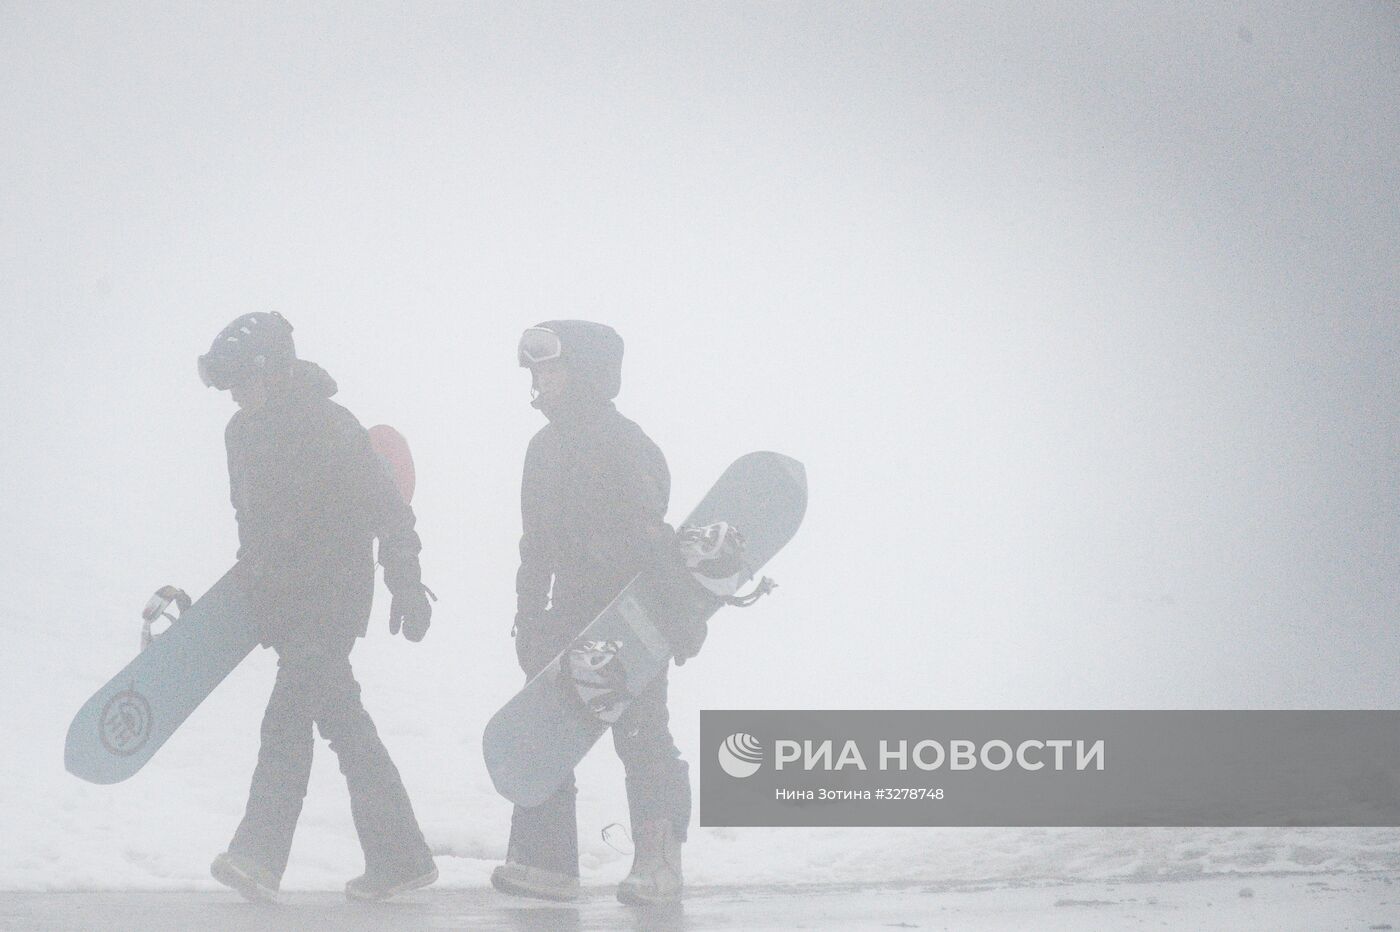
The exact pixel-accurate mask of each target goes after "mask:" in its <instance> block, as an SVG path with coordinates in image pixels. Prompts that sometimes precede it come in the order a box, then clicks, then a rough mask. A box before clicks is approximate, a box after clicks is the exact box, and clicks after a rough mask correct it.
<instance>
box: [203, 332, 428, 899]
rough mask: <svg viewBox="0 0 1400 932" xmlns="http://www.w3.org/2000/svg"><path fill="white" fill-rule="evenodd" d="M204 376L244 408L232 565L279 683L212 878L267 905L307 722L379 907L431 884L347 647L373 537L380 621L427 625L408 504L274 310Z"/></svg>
mask: <svg viewBox="0 0 1400 932" xmlns="http://www.w3.org/2000/svg"><path fill="white" fill-rule="evenodd" d="M199 374H200V378H201V380H202V381H203V382H204V384H205V385H207V386H210V387H213V388H216V389H219V390H220V391H228V392H229V393H230V394H231V395H232V397H233V400H234V401H235V402H236V403H237V404H238V407H239V410H238V411H237V412H236V413H235V414H234V415H233V418H232V420H230V421H229V423H228V427H227V429H226V431H225V442H226V445H227V448H228V467H229V484H230V489H231V498H232V501H233V507H234V512H235V516H236V519H237V523H238V539H239V549H238V566H239V570H238V572H239V573H240V575H241V580H242V584H243V588H244V590H245V591H246V592H247V593H248V595H249V597H250V599H251V600H252V602H253V604H254V606H255V609H256V611H257V614H258V623H259V625H260V628H261V631H262V643H263V645H264V646H270V647H272V648H273V649H274V650H276V651H277V680H276V684H275V685H274V687H273V690H272V697H271V698H270V699H269V701H268V705H267V712H266V714H265V715H264V717H263V723H262V745H261V748H260V750H259V752H258V763H257V767H256V769H255V770H254V772H253V781H252V787H251V789H250V790H249V793H248V806H247V811H246V813H245V815H244V817H243V821H242V823H241V824H240V825H239V826H238V830H237V832H236V833H235V834H234V836H233V840H232V842H231V843H230V844H229V847H228V851H227V852H225V853H223V854H220V855H219V856H218V857H217V858H215V859H214V863H213V864H212V865H211V868H210V871H211V873H212V874H213V875H214V878H215V879H216V880H218V881H219V882H220V883H223V884H225V885H227V886H229V887H232V888H234V889H235V890H237V891H238V892H239V893H241V894H242V895H243V896H244V897H246V898H248V899H251V900H275V899H276V898H277V894H278V888H279V886H280V883H281V878H282V873H283V871H284V870H285V868H286V866H287V855H288V852H289V851H290V849H291V845H292V833H293V832H294V831H295V829H296V823H297V818H298V816H299V815H300V814H301V807H302V801H303V799H304V798H305V795H306V788H307V781H308V779H309V777H310V774H311V756H312V750H313V747H314V743H315V742H314V736H313V733H312V727H313V724H314V726H315V727H316V728H317V729H319V730H320V733H321V736H322V737H324V738H326V739H328V740H329V741H330V746H331V749H332V750H334V751H335V752H336V754H337V755H338V757H339V758H340V770H341V772H342V773H343V774H345V780H346V784H347V785H348V787H349V791H350V810H351V813H352V815H353V818H354V822H355V830H356V832H357V833H358V834H359V838H360V845H361V847H362V848H363V849H364V856H365V872H364V874H363V875H361V876H359V877H356V878H355V879H353V880H351V881H350V882H349V883H347V884H346V886H345V893H346V896H348V897H350V898H351V899H367V900H377V899H384V898H387V897H390V896H393V895H395V894H397V893H401V892H404V891H406V890H412V889H415V888H418V887H423V886H426V885H428V884H430V883H432V882H433V881H434V880H436V879H437V876H438V872H437V867H436V865H434V863H433V858H432V852H431V851H430V850H429V848H428V846H427V844H426V843H425V842H424V840H423V833H422V832H421V831H420V829H419V827H418V821H417V819H416V818H415V817H414V814H413V807H412V805H411V804H410V803H409V799H408V794H407V792H406V791H405V790H404V786H403V782H402V781H401V779H400V778H399V772H398V769H397V768H396V767H395V766H394V762H393V761H392V760H391V759H390V757H389V752H388V751H387V750H386V749H385V747H384V744H383V742H382V741H380V738H379V734H378V732H377V731H376V730H375V727H374V722H373V721H372V720H371V719H370V716H369V713H368V712H366V711H365V708H364V706H363V705H362V704H361V702H360V687H359V684H358V683H357V682H356V681H355V676H354V673H353V672H352V670H351V668H350V651H351V648H352V647H353V646H354V643H355V639H356V638H357V637H363V636H364V635H365V632H366V630H367V626H368V621H369V614H370V601H371V599H372V597H373V592H374V557H373V539H374V538H376V537H377V538H378V539H379V562H380V563H382V564H383V566H384V581H385V583H386V584H387V585H388V587H389V591H390V593H391V594H392V596H393V600H392V604H391V606H390V609H389V616H390V617H389V630H390V632H391V633H393V634H397V633H398V631H399V630H400V628H402V630H403V633H404V636H405V637H407V638H408V639H409V640H410V641H421V640H422V639H423V636H424V635H425V634H426V633H427V630H428V625H429V622H430V619H431V617H432V607H431V605H430V604H429V602H428V599H427V593H426V590H425V588H424V586H423V584H422V581H421V579H420V570H419V563H418V553H419V550H420V543H419V539H418V534H417V533H416V532H415V530H414V523H415V519H414V515H413V511H412V509H411V508H410V507H409V506H408V505H407V504H405V503H404V501H403V499H402V498H400V496H399V494H398V492H397V491H396V489H395V488H394V485H393V480H392V478H391V477H390V476H389V475H388V473H387V471H386V470H385V469H384V468H383V466H382V465H381V463H380V461H379V460H377V459H376V457H375V455H374V453H373V452H372V450H371V448H370V442H369V437H368V434H367V433H366V431H365V430H364V428H363V427H361V426H360V424H359V422H358V421H357V420H356V419H355V417H354V416H353V415H352V414H351V413H350V412H349V411H347V410H346V409H345V408H343V407H341V406H340V405H338V404H336V403H334V402H333V401H331V400H330V398H331V396H332V395H334V394H335V392H336V384H335V381H334V380H333V379H331V377H330V376H329V375H328V374H327V373H326V372H325V371H324V370H323V369H321V367H320V366H317V365H315V364H314V363H311V362H307V361H305V360H301V359H298V358H297V357H296V350H295V347H294V345H293V342H292V326H291V324H289V323H288V322H287V321H286V319H285V318H283V317H282V315H280V314H277V313H256V314H245V315H243V316H242V317H239V318H238V319H237V320H235V321H233V323H231V324H229V326H228V327H226V328H224V330H223V331H222V332H221V333H220V334H219V335H218V337H217V338H215V340H214V344H213V346H212V347H211V348H210V350H209V352H208V353H206V354H205V355H203V356H201V357H200V358H199Z"/></svg>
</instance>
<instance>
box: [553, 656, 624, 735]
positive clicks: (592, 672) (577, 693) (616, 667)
mask: <svg viewBox="0 0 1400 932" xmlns="http://www.w3.org/2000/svg"><path fill="white" fill-rule="evenodd" d="M621 647H622V643H621V642H620V641H581V642H579V643H578V644H576V645H575V646H573V647H571V648H570V649H569V652H568V653H567V654H565V655H564V658H563V661H562V664H561V672H562V673H563V674H564V675H563V676H562V677H561V678H560V682H561V684H562V685H563V687H564V690H565V692H566V693H567V694H568V695H569V696H570V698H571V699H572V700H573V704H574V705H576V706H577V705H578V704H580V703H581V704H582V709H583V710H584V711H586V712H587V713H588V715H590V716H591V717H593V718H596V719H598V720H599V721H600V722H606V723H607V724H609V725H612V724H614V723H616V722H617V720H618V719H619V718H620V717H621V716H622V713H623V710H625V709H626V708H627V704H628V703H629V702H630V701H631V699H632V694H631V693H629V692H628V691H627V673H626V671H625V670H624V669H623V667H622V660H621V659H620V658H619V657H618V651H619V650H620V649H621Z"/></svg>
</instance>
